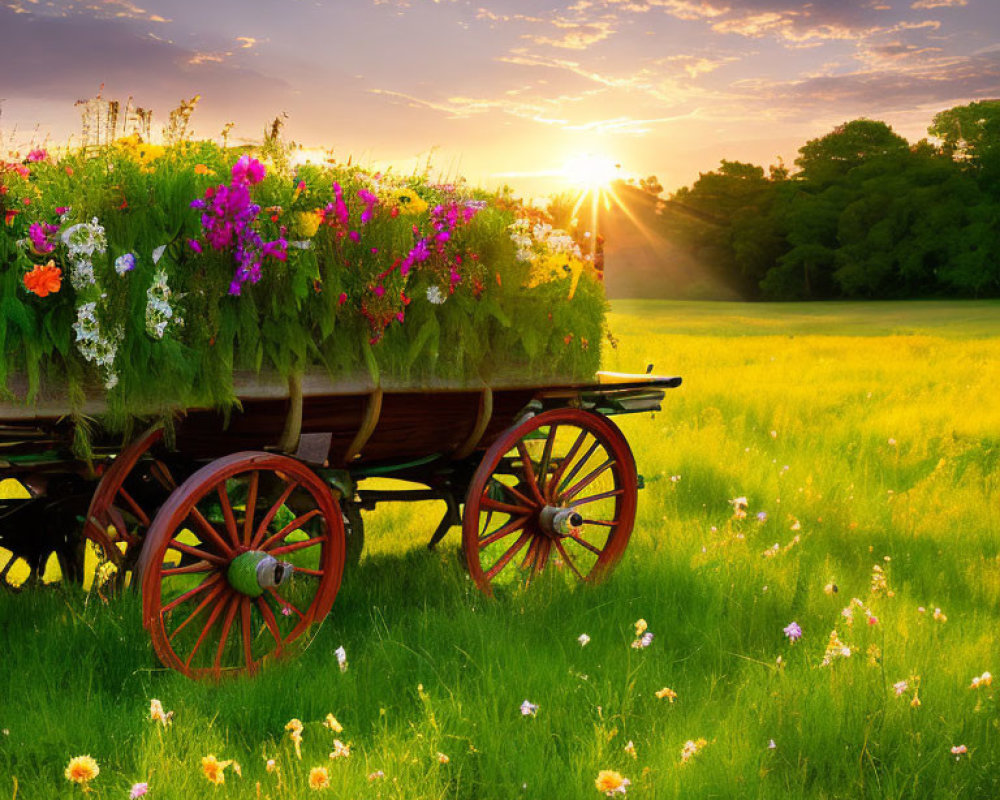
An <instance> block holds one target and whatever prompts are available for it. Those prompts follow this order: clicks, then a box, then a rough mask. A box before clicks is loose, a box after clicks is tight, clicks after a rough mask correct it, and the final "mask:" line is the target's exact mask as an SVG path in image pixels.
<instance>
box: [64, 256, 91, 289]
mask: <svg viewBox="0 0 1000 800" xmlns="http://www.w3.org/2000/svg"><path fill="white" fill-rule="evenodd" d="M69 282H70V283H71V284H73V288H74V289H75V290H76V291H78V292H82V291H83V290H84V289H86V288H87V287H88V286H93V285H94V284H95V283H97V280H96V279H95V278H94V265H93V264H91V263H90V261H88V260H87V259H85V258H83V259H80V260H79V261H74V262H73V266H72V268H71V269H70V272H69Z"/></svg>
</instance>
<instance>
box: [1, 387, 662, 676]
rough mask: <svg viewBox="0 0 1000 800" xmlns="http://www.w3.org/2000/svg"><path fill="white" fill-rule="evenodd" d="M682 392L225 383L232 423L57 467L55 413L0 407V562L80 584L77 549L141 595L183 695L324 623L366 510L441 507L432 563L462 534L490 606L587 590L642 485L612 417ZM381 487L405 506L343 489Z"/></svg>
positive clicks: (602, 569) (212, 422) (179, 426)
mask: <svg viewBox="0 0 1000 800" xmlns="http://www.w3.org/2000/svg"><path fill="white" fill-rule="evenodd" d="M680 382H681V379H680V378H664V377H658V376H651V375H620V374H611V373H599V374H598V376H597V380H595V381H593V382H587V383H574V382H564V383H561V384H558V385H550V386H545V387H538V386H527V385H517V383H516V382H512V381H509V382H504V383H503V384H502V385H494V386H485V385H484V386H481V387H470V386H468V385H461V386H460V385H448V384H440V385H435V386H430V387H426V386H425V387H422V388H420V389H414V388H406V387H403V386H390V385H383V386H371V385H365V383H364V382H361V381H359V382H355V383H338V384H335V385H334V384H332V383H331V382H330V381H329V379H328V378H326V377H325V376H323V375H318V374H307V375H305V376H302V377H301V378H297V379H293V380H292V381H290V382H289V383H288V384H287V385H286V384H285V383H268V382H263V383H262V382H260V381H256V380H255V381H242V382H239V383H238V387H239V389H238V396H239V398H240V409H239V410H234V411H232V412H231V413H229V414H222V413H220V412H217V411H210V410H199V409H190V410H187V411H185V412H183V413H180V414H178V415H177V417H176V421H175V424H174V428H173V432H172V437H171V438H172V440H171V442H170V447H167V446H166V443H165V442H164V433H163V431H162V430H161V429H159V428H153V429H150V430H148V431H146V432H144V433H142V434H141V435H139V436H137V437H135V438H134V439H133V440H132V441H131V442H129V443H127V446H125V447H124V448H122V447H120V446H116V443H115V442H114V441H111V440H105V439H101V438H100V437H99V436H98V437H97V438H96V440H95V443H94V444H95V447H94V450H95V456H96V459H95V461H94V462H93V463H92V464H85V463H82V462H80V461H78V460H76V459H74V458H73V457H72V455H71V453H70V444H71V437H72V433H73V430H72V427H73V426H72V425H71V424H70V422H69V421H68V420H67V418H66V417H65V416H64V412H65V405H66V404H65V402H62V401H60V399H59V398H54V399H51V400H44V399H43V400H40V401H38V402H36V403H35V404H33V405H31V406H24V405H16V404H7V405H0V478H16V479H17V480H18V481H20V483H21V484H22V485H23V486H24V487H26V488H27V490H28V492H29V493H30V494H31V498H30V499H25V500H0V546H2V547H4V548H6V549H8V550H10V551H11V552H12V553H14V555H15V556H16V557H20V558H23V559H24V561H26V562H27V563H28V565H29V567H31V568H32V569H33V570H34V571H35V574H36V575H37V574H40V571H41V569H42V567H43V565H44V563H45V561H46V560H47V559H48V558H49V557H50V556H51V554H52V553H55V554H56V556H57V558H58V559H59V563H60V566H61V568H62V570H63V574H64V575H65V576H68V577H70V578H81V577H82V569H83V567H82V565H83V559H82V556H81V553H82V552H83V547H82V543H83V542H85V541H87V540H89V541H90V542H93V543H94V544H96V545H97V546H98V549H99V552H100V553H101V554H102V557H103V558H104V559H106V561H107V563H110V564H113V565H114V569H113V570H112V569H111V568H110V567H108V566H107V565H106V564H105V565H102V566H103V567H104V570H103V572H102V575H103V577H105V578H107V575H108V573H109V572H114V577H113V578H112V579H111V580H112V582H113V583H115V584H117V585H119V586H131V587H133V588H134V587H141V590H142V604H143V621H144V624H145V626H146V628H147V629H148V631H149V633H150V636H151V637H152V641H153V646H154V648H155V650H156V653H157V655H158V656H159V658H160V659H161V661H162V662H163V663H164V664H165V665H167V666H169V667H172V668H174V669H177V670H179V671H181V672H183V673H184V674H186V675H188V676H190V677H193V678H198V677H205V676H215V677H218V676H221V675H222V674H225V673H232V672H254V671H256V670H257V669H258V668H259V667H260V666H261V664H262V663H264V662H265V661H266V660H268V659H270V658H274V657H277V656H280V655H281V654H282V652H283V651H284V650H285V649H286V648H287V646H288V645H289V643H291V642H292V641H293V640H295V639H296V638H297V637H299V636H300V635H301V634H302V633H303V632H304V631H305V630H306V629H307V628H308V627H309V626H310V625H311V624H312V623H313V622H315V621H318V620H321V619H322V618H323V617H324V616H325V615H326V614H327V612H328V611H329V610H330V608H331V606H332V605H333V602H334V599H335V598H336V596H337V591H338V589H339V587H340V582H341V576H342V574H343V570H344V567H345V564H350V563H352V562H355V561H357V559H358V558H359V557H360V553H361V549H362V547H363V537H364V530H363V522H362V515H361V511H362V510H363V509H371V508H374V506H375V505H376V504H377V503H380V502H387V501H394V502H395V501H409V500H413V501H416V500H443V501H444V502H445V504H446V508H447V511H446V513H445V514H444V517H443V519H442V520H441V523H440V524H439V525H438V527H437V529H436V530H435V531H434V533H433V535H432V537H431V541H430V546H431V547H433V546H434V545H435V544H437V542H439V541H440V540H441V538H442V537H443V536H444V535H445V534H446V533H447V531H448V530H449V529H450V528H451V527H452V526H456V525H461V528H462V547H463V551H464V556H465V560H466V563H467V565H468V569H469V573H470V575H471V577H472V579H473V580H474V581H475V583H476V585H477V586H478V587H479V588H480V589H482V590H483V591H484V592H485V593H487V594H493V593H494V591H495V590H497V589H499V588H500V587H503V586H506V585H508V584H517V583H521V582H523V581H526V580H530V579H531V577H532V576H533V575H536V574H537V573H540V572H542V571H543V570H558V571H559V572H560V574H563V575H565V576H566V577H567V579H568V580H581V581H592V580H596V579H598V578H600V577H601V576H602V575H604V574H605V573H606V572H607V571H608V570H609V569H610V568H611V567H612V566H613V565H614V564H615V562H616V561H617V560H618V559H619V558H620V557H621V555H622V552H623V551H624V549H625V546H626V544H627V543H628V539H629V536H630V535H631V532H632V526H633V523H634V520H635V513H636V502H637V496H638V490H639V488H640V484H641V479H640V478H639V476H638V473H637V471H636V466H635V461H634V458H633V456H632V452H631V450H630V449H629V446H628V442H627V441H626V440H625V438H624V436H623V435H622V433H621V431H620V430H619V429H618V427H617V426H616V425H615V424H614V423H613V422H612V421H611V420H610V419H609V417H610V416H613V415H616V414H623V413H633V412H644V411H655V410H659V408H660V402H661V401H662V399H663V397H664V390H665V389H668V388H673V387H676V386H678V385H680ZM101 410H102V409H101V407H100V405H94V406H91V407H89V408H86V409H84V412H85V413H87V414H93V415H95V416H96V415H99V414H100V412H101ZM379 476H381V477H391V478H395V479H401V480H404V481H410V482H412V483H413V484H415V485H417V486H418V487H420V488H414V489H412V490H367V489H364V488H361V489H359V488H358V484H359V482H360V481H362V480H363V479H365V478H372V477H379ZM81 529H82V536H81V535H80V533H79V531H81ZM12 562H13V559H11V563H12ZM9 567H10V564H9V563H8V565H7V566H6V567H5V568H4V570H3V571H2V572H0V578H6V574H5V573H6V570H7V569H9Z"/></svg>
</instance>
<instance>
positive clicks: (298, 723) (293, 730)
mask: <svg viewBox="0 0 1000 800" xmlns="http://www.w3.org/2000/svg"><path fill="white" fill-rule="evenodd" d="M285 730H286V731H288V738H289V739H291V740H292V744H294V745H295V755H296V756H297V757H298V758H302V720H300V719H298V718H295V719H292V720H289V722H288V724H287V725H286V726H285Z"/></svg>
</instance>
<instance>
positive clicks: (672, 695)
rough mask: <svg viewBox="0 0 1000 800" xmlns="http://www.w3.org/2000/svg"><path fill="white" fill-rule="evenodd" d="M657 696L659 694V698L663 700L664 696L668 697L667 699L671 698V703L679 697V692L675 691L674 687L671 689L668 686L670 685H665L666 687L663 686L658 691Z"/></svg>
mask: <svg viewBox="0 0 1000 800" xmlns="http://www.w3.org/2000/svg"><path fill="white" fill-rule="evenodd" d="M656 696H657V697H658V698H659V699H660V700H662V699H663V698H666V699H667V700H669V701H670V702H671V703H673V702H674V700H676V699H677V692H675V691H674V690H673V689H670V688H668V687H666V686H664V687H663V688H662V689H660V691H658V692H657V693H656Z"/></svg>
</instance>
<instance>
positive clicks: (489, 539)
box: [479, 516, 529, 549]
mask: <svg viewBox="0 0 1000 800" xmlns="http://www.w3.org/2000/svg"><path fill="white" fill-rule="evenodd" d="M528 519H529V518H528V517H526V516H525V517H517V518H516V519H512V520H510V521H509V522H508V523H507V524H506V525H502V526H501V527H499V528H497V529H496V530H495V531H493V533H490V534H487V535H486V536H484V537H483V538H482V539H480V540H479V547H480V549H482V548H485V547H489V546H490V545H491V544H493V543H494V542H499V541H500V540H501V539H503V538H504V537H505V536H510V534H512V533H514V532H515V531H519V530H521V528H523V527H524V523H526V522H527V521H528Z"/></svg>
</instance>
